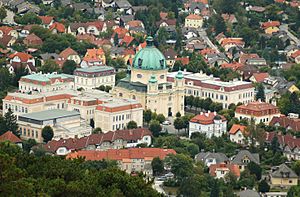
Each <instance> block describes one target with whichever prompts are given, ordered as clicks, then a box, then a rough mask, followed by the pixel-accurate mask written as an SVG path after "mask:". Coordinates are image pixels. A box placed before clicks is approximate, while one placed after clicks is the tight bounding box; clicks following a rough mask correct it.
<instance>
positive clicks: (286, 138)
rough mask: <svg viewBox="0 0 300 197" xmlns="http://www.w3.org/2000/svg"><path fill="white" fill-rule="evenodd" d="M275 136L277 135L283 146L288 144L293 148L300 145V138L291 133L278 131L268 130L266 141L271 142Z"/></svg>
mask: <svg viewBox="0 0 300 197" xmlns="http://www.w3.org/2000/svg"><path fill="white" fill-rule="evenodd" d="M275 136H277V138H278V142H279V144H280V145H281V146H282V147H284V146H288V147H289V148H291V149H293V148H295V147H298V148H299V147H300V138H296V137H293V136H292V135H291V134H286V135H282V134H281V133H276V132H266V141H267V142H269V143H271V142H272V139H273V138H274V137H275Z"/></svg>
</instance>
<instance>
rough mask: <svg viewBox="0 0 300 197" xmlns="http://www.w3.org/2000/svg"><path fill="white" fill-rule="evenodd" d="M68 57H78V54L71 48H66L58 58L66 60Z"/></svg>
mask: <svg viewBox="0 0 300 197" xmlns="http://www.w3.org/2000/svg"><path fill="white" fill-rule="evenodd" d="M70 55H78V53H77V52H76V51H74V50H73V49H72V48H70V47H68V48H66V49H65V50H63V51H62V52H61V53H60V54H59V56H60V57H62V58H64V59H67V58H68V57H69V56H70Z"/></svg>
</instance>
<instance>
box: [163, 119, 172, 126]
mask: <svg viewBox="0 0 300 197" xmlns="http://www.w3.org/2000/svg"><path fill="white" fill-rule="evenodd" d="M162 124H163V125H170V124H171V123H170V121H168V120H165V121H164V122H163V123H162Z"/></svg>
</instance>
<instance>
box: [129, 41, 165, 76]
mask: <svg viewBox="0 0 300 197" xmlns="http://www.w3.org/2000/svg"><path fill="white" fill-rule="evenodd" d="M146 41H147V46H146V47H145V48H143V49H141V50H140V51H139V52H138V53H137V54H136V55H135V57H134V60H133V65H132V66H133V68H137V69H143V70H162V69H166V58H165V57H164V55H163V54H162V53H161V52H160V51H159V50H158V49H157V48H156V47H155V46H154V45H153V38H152V37H150V36H149V37H147V39H146Z"/></svg>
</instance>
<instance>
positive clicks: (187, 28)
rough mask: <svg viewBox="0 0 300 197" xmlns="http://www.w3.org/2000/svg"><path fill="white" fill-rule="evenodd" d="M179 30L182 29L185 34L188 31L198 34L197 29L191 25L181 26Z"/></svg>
mask: <svg viewBox="0 0 300 197" xmlns="http://www.w3.org/2000/svg"><path fill="white" fill-rule="evenodd" d="M181 31H182V33H183V34H186V33H188V32H193V33H195V34H197V35H198V31H197V29H196V28H193V27H182V28H181Z"/></svg>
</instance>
